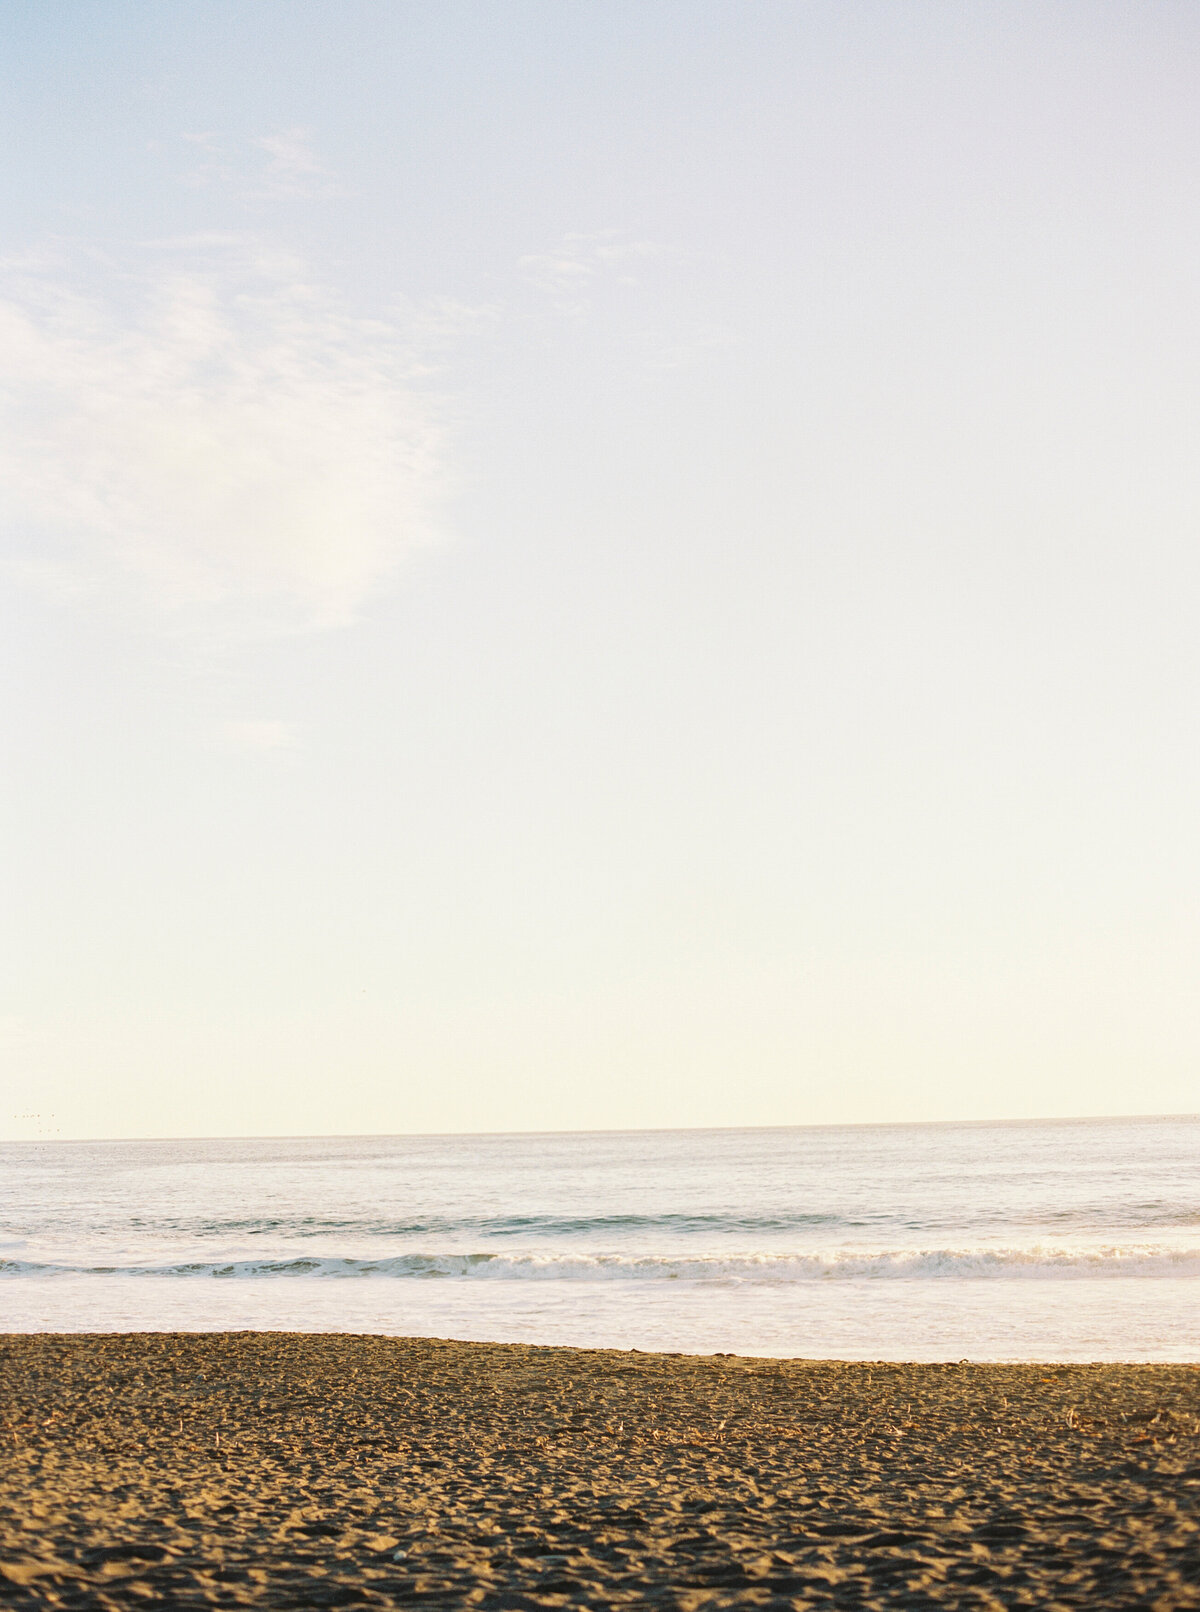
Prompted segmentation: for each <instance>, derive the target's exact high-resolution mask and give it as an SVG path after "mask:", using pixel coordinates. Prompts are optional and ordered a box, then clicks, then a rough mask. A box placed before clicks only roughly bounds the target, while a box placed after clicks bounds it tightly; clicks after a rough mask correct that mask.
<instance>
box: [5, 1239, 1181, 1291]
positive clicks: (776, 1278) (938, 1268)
mask: <svg viewBox="0 0 1200 1612" xmlns="http://www.w3.org/2000/svg"><path fill="white" fill-rule="evenodd" d="M4 1276H8V1277H15V1276H46V1277H53V1276H145V1277H160V1278H169V1277H174V1278H202V1277H219V1278H224V1279H232V1280H238V1279H242V1280H245V1279H254V1278H272V1277H319V1278H338V1277H341V1278H345V1277H375V1278H392V1279H397V1278H399V1279H409V1280H413V1279H417V1280H419V1279H436V1278H458V1279H477V1280H491V1281H505V1280H510V1281H511V1280H517V1281H521V1280H525V1281H530V1280H532V1281H537V1280H543V1281H545V1280H550V1281H553V1280H560V1281H561V1280H568V1281H572V1280H573V1281H613V1280H615V1281H647V1280H649V1281H691V1282H717V1283H722V1284H737V1283H754V1284H771V1283H795V1282H814V1281H839V1280H840V1281H847V1280H856V1281H877V1280H897V1279H898V1280H909V1281H913V1280H925V1281H928V1280H979V1279H984V1280H986V1279H988V1278H1010V1279H1013V1278H1016V1279H1021V1278H1024V1279H1030V1278H1033V1279H1037V1278H1042V1279H1045V1278H1072V1277H1194V1276H1200V1248H1174V1249H1172V1248H1162V1247H1155V1246H1151V1245H1146V1246H1139V1247H1115V1246H1114V1247H1107V1248H1089V1249H1080V1248H1066V1247H1059V1248H1055V1247H1049V1248H1046V1247H1038V1248H932V1249H928V1248H926V1249H892V1250H887V1251H878V1250H876V1251H853V1250H845V1249H837V1250H829V1251H826V1252H821V1253H808V1254H696V1255H687V1256H664V1257H658V1256H653V1255H636V1254H604V1253H591V1254H583V1253H537V1252H533V1251H530V1252H527V1253H516V1252H513V1253H503V1254H499V1253H466V1254H417V1253H411V1254H397V1255H394V1256H392V1257H391V1258H387V1259H354V1258H348V1257H336V1256H329V1257H325V1258H317V1257H315V1256H314V1257H309V1256H302V1257H299V1258H293V1259H235V1260H189V1261H186V1262H181V1263H178V1264H158V1265H134V1264H126V1265H99V1264H96V1265H75V1264H55V1263H49V1262H42V1261H36V1260H17V1259H8V1260H0V1277H4Z"/></svg>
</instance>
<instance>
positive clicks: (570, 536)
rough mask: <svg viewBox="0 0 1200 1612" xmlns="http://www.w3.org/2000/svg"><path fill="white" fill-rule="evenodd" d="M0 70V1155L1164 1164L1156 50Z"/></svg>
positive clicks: (1191, 656)
mask: <svg viewBox="0 0 1200 1612" xmlns="http://www.w3.org/2000/svg"><path fill="white" fill-rule="evenodd" d="M4 14H5V23H6V33H7V36H8V48H7V49H6V51H5V53H4V63H3V66H2V67H0V74H2V83H0V90H2V93H0V128H2V130H3V140H4V152H5V160H4V162H3V163H2V164H0V226H2V229H3V246H2V248H0V258H2V262H0V374H2V376H3V385H2V387H0V411H2V418H0V428H2V431H3V435H2V437H0V521H2V529H0V535H2V542H3V547H2V551H0V552H2V554H3V562H4V572H3V575H4V589H3V600H2V604H0V612H2V619H0V629H2V632H0V657H2V660H0V671H2V674H3V679H4V687H5V688H6V690H7V691H8V692H7V695H6V697H5V699H4V701H3V702H2V706H0V741H2V743H3V756H4V776H5V780H6V782H5V784H4V788H3V792H2V810H3V832H4V836H5V843H6V845H7V846H8V847H9V852H8V856H7V861H8V866H9V877H8V879H7V880H6V885H7V895H6V899H5V901H4V903H3V912H2V913H0V937H2V939H3V945H4V954H3V955H4V968H3V978H4V982H5V987H4V1001H3V1004H2V1005H0V1058H2V1060H3V1066H2V1067H3V1073H2V1074H0V1082H2V1085H0V1134H2V1135H12V1136H26V1135H27V1136H36V1135H48V1134H60V1135H64V1136H70V1135H165V1134H210V1135H211V1134H221V1133H247V1132H275V1133H278V1132H308V1133H311V1132H362V1131H404V1130H430V1129H437V1130H457V1129H525V1128H539V1127H550V1128H559V1127H574V1126H588V1127H591V1126H632V1125H673V1124H774V1123H803V1122H809V1121H814V1122H815V1121H825V1120H873V1119H881V1120H892V1119H926V1118H972V1117H984V1116H1005V1115H1014V1116H1015V1115H1038V1114H1087V1113H1116V1112H1147V1111H1178V1110H1184V1109H1188V1110H1190V1109H1194V1108H1195V1106H1196V1092H1197V1081H1196V1068H1197V1058H1198V1054H1200V1011H1198V1007H1197V1001H1198V994H1200V993H1197V991H1196V987H1195V981H1196V978H1197V965H1198V964H1200V945H1198V940H1200V933H1198V920H1197V912H1198V911H1200V900H1198V898H1200V850H1198V848H1197V835H1196V832H1195V824H1196V822H1197V820H1198V817H1200V765H1198V761H1197V757H1198V754H1200V750H1198V746H1197V726H1198V720H1197V719H1198V716H1200V700H1198V697H1197V687H1198V674H1200V651H1198V649H1197V631H1196V614H1197V611H1196V601H1197V597H1198V593H1197V585H1198V581H1200V578H1198V576H1197V571H1198V563H1197V546H1196V531H1197V520H1198V516H1200V476H1198V474H1197V470H1196V457H1197V456H1196V451H1195V446H1194V443H1195V439H1196V434H1197V424H1198V413H1200V411H1198V408H1197V402H1196V373H1197V361H1198V359H1200V315H1198V312H1197V301H1196V293H1195V262H1196V255H1197V248H1198V247H1200V163H1198V160H1197V156H1198V152H1200V100H1198V98H1197V97H1196V94H1195V84H1196V79H1197V70H1198V68H1200V14H1198V13H1197V11H1196V8H1195V7H1194V6H1193V5H1191V4H1166V3H1147V0H1138V3H1136V4H1121V5H1108V4H1102V3H1097V0H1086V3H1081V4H1054V3H1045V0H1038V3H1036V4H1035V3H1023V4H998V5H997V4H988V3H981V0H972V3H970V4H967V3H963V4H957V5H956V4H949V3H945V4H943V3H936V4H935V3H925V4H913V5H906V4H901V3H897V0H886V3H884V0H879V3H876V4H855V3H848V0H836V3H832V0H831V3H812V4H800V3H790V4H772V3H757V4H734V3H732V0H728V3H723V4H707V3H703V0H688V3H686V4H674V3H658V0H638V3H636V4H633V3H630V4H620V3H604V4H585V3H572V4H562V3H561V0H555V3H522V0H504V3H498V0H497V3H488V4H482V3H475V4H454V3H449V4H448V3H445V0H437V3H436V4H434V3H428V4H425V3H422V4H406V3H403V0H366V3H353V0H337V3H336V4H335V3H332V0H329V3H321V4H306V3H302V0H256V3H255V4H254V5H252V6H247V5H244V4H242V3H236V4H225V3H220V0H204V3H202V4H181V3H172V4H170V5H162V4H158V3H146V4H123V3H119V0H104V3H91V0H83V3H80V0H75V3H72V4H71V5H62V6H47V5H45V4H42V3H38V4H18V3H12V0H9V3H7V4H6V5H5V7H4Z"/></svg>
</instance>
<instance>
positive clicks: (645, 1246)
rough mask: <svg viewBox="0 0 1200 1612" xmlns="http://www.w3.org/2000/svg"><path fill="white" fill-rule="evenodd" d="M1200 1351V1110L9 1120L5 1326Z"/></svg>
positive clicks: (904, 1352)
mask: <svg viewBox="0 0 1200 1612" xmlns="http://www.w3.org/2000/svg"><path fill="white" fill-rule="evenodd" d="M214 1328H217V1329H239V1328H251V1329H256V1330H265V1329H291V1330H298V1331H319V1332H326V1331H339V1332H375V1333H389V1334H397V1335H424V1336H437V1337H449V1338H464V1339H492V1340H496V1341H513V1342H527V1343H558V1344H573V1345H578V1346H582V1347H606V1348H624V1349H631V1348H636V1349H645V1350H651V1349H656V1350H667V1351H673V1350H678V1351H687V1352H701V1353H715V1352H718V1351H726V1352H729V1353H736V1354H761V1355H783V1356H803V1357H809V1358H841V1359H870V1360H960V1359H967V1360H1030V1359H1033V1360H1062V1361H1067V1360H1158V1361H1181V1360H1182V1361H1200V1117H1197V1116H1192V1117H1183V1118H1180V1117H1175V1118H1146V1119H1109V1120H1103V1119H1098V1120H1071V1121H1066V1120H1064V1121H1055V1122H1044V1121H1039V1122H1021V1123H1010V1124H963V1125H887V1126H883V1125H880V1126H848V1127H835V1126H828V1127H812V1128H795V1129H769V1130H725V1131H717V1130H703V1131H701V1130H690V1131H689V1130H681V1131H643V1132H610V1133H577V1134H562V1135H541V1134H539V1135H506V1136H405V1137H361V1138H345V1137H336V1138H320V1137H317V1138H299V1139H297V1138H289V1139H274V1140H271V1139H268V1140H262V1139H248V1140H235V1141H154V1142H65V1143H62V1142H55V1143H35V1142H25V1143H7V1144H2V1145H0V1331H9V1332H13V1331H16V1332H28V1331H55V1332H77V1331H91V1332H96V1331H112V1330H121V1331H124V1330H137V1331H143V1330H154V1331H158V1330H177V1329H178V1330H208V1329H214Z"/></svg>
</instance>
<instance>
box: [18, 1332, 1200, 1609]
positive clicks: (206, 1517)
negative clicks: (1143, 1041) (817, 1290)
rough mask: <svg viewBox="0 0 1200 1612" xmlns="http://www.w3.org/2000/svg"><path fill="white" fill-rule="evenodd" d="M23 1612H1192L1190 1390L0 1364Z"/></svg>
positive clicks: (233, 1345)
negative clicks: (1131, 1611)
mask: <svg viewBox="0 0 1200 1612" xmlns="http://www.w3.org/2000/svg"><path fill="white" fill-rule="evenodd" d="M0 1385H2V1392H3V1413H2V1414H3V1425H2V1427H0V1451H2V1471H3V1479H2V1487H0V1577H2V1583H0V1596H2V1598H3V1599H4V1600H5V1601H6V1602H7V1603H8V1604H11V1605H13V1606H15V1607H29V1608H33V1607H64V1608H72V1607H79V1608H85V1607H100V1608H107V1607H113V1608H118V1607H119V1608H126V1607H150V1606H164V1607H166V1606H170V1607H188V1606H195V1607H199V1606H235V1605H248V1606H261V1607H296V1608H301V1607H323V1606H376V1605H387V1604H400V1605H413V1606H430V1607H434V1606H437V1607H482V1608H485V1609H488V1608H496V1609H500V1608H518V1607H529V1608H533V1607H576V1606H589V1607H611V1606H630V1607H635V1606H636V1607H640V1606H655V1607H658V1606H662V1607H672V1608H678V1609H680V1612H699V1609H701V1608H735V1607H737V1608H742V1607H790V1608H803V1607H830V1606H835V1607H840V1606H846V1607H850V1606H856V1607H930V1606H947V1607H982V1608H987V1607H1014V1606H1028V1607H1037V1608H1040V1609H1052V1608H1054V1607H1059V1606H1064V1607H1066V1606H1070V1607H1085V1606H1086V1607H1092V1608H1095V1607H1105V1608H1117V1607H1131V1608H1133V1607H1138V1608H1147V1607H1150V1608H1155V1609H1158V1612H1163V1609H1167V1608H1175V1607H1194V1606H1200V1528H1198V1523H1200V1436H1198V1435H1200V1367H1198V1366H1194V1365H1192V1366H1189V1365H1164V1364H1148V1365H1112V1364H1103V1365H1080V1364H1070V1365H1057V1366H1056V1365H1039V1364H1019V1365H1000V1364H968V1363H954V1362H947V1363H941V1364H939V1363H926V1364H903V1363H872V1362H855V1363H851V1364H847V1363H839V1362H826V1361H810V1360H773V1359H762V1358H739V1357H735V1356H728V1355H720V1356H701V1355H662V1354H649V1353H639V1352H638V1351H636V1350H629V1351H614V1350H578V1349H568V1348H542V1347H531V1346H526V1345H512V1344H481V1343H459V1342H449V1341H441V1340H435V1339H427V1338H420V1339H410V1338H386V1337H377V1336H353V1335H345V1334H331V1335H299V1334H294V1333H207V1334H195V1333H139V1334H126V1335H119V1334H108V1335H89V1334H76V1335H72V1336H65V1335H57V1334H26V1335H7V1336H5V1337H4V1338H3V1339H2V1340H0Z"/></svg>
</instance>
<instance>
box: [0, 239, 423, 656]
mask: <svg viewBox="0 0 1200 1612" xmlns="http://www.w3.org/2000/svg"><path fill="white" fill-rule="evenodd" d="M414 327H415V320H414V321H408V320H403V321H401V320H397V319H386V320H385V319H364V318H361V317H358V316H355V315H352V314H350V313H349V312H347V311H346V310H345V309H344V308H343V307H341V306H340V305H339V304H338V303H337V301H336V300H335V299H334V298H333V297H331V296H330V295H328V294H327V293H325V292H324V291H322V290H321V289H319V288H318V287H315V286H314V285H313V284H312V283H311V282H310V280H309V279H308V277H307V276H306V275H305V273H304V272H303V269H302V266H301V265H299V264H298V263H296V262H295V261H294V260H291V259H288V258H285V257H284V258H281V257H274V258H272V257H269V256H267V255H265V254H263V253H261V252H252V251H249V250H248V249H247V247H246V245H245V243H240V242H237V241H234V240H228V239H224V240H222V239H208V240H193V241H188V242H175V243H163V244H160V245H159V246H158V247H157V248H155V249H153V250H150V249H146V250H144V251H143V252H142V253H141V254H140V256H139V257H138V259H137V261H136V262H134V263H132V264H131V263H129V262H126V263H124V264H122V265H117V264H114V263H113V262H111V261H109V262H106V263H100V264H97V263H96V261H95V260H92V261H91V262H90V263H89V264H88V265H87V269H86V272H84V271H83V270H81V268H80V265H79V264H78V263H76V264H75V265H74V267H73V270H72V272H70V273H68V272H67V270H66V268H65V266H64V265H63V264H62V263H61V262H60V263H58V264H53V265H52V264H43V265H41V266H40V267H35V268H31V267H30V266H29V265H25V266H24V267H23V268H22V269H21V270H20V271H19V272H18V271H17V270H16V269H15V268H13V267H11V266H10V269H9V271H8V273H7V275H3V274H0V425H2V428H3V429H2V438H0V534H2V535H3V538H4V540H5V546H6V548H7V550H8V552H9V555H10V557H12V558H13V559H14V560H15V562H16V563H18V564H20V565H22V566H23V567H24V568H25V569H26V570H27V571H28V572H30V573H35V574H40V575H41V576H43V577H44V578H48V579H51V580H56V581H58V582H59V583H60V584H62V585H65V586H68V587H75V588H88V589H96V588H100V587H111V586H114V585H121V586H123V587H126V588H128V587H129V586H130V585H132V586H134V587H135V588H136V589H137V591H138V592H139V594H140V595H141V597H142V598H143V599H144V600H145V602H146V603H148V604H149V605H150V606H152V607H153V608H154V609H155V610H157V611H159V612H160V613H162V612H169V613H171V615H172V616H173V618H174V619H176V620H178V621H180V622H183V621H185V620H193V619H195V618H197V617H199V618H203V619H206V620H209V621H211V620H212V619H213V616H214V612H215V613H217V614H218V615H219V617H220V619H221V620H222V622H223V623H224V624H225V625H226V626H232V625H233V624H234V623H235V622H237V623H239V624H240V625H242V626H244V627H249V628H250V629H252V630H255V631H257V630H281V629H295V628H314V627H324V626H330V625H335V624H338V623H342V622H345V621H348V620H350V619H352V618H353V616H354V615H355V613H356V611H357V610H358V609H359V608H360V606H361V605H362V603H363V601H364V599H365V598H366V597H367V595H368V594H369V593H370V592H371V590H372V589H373V588H374V587H375V586H376V585H377V584H379V583H380V582H381V581H382V580H383V579H384V578H386V577H387V576H388V575H389V574H390V573H392V572H393V571H394V570H395V569H396V567H397V566H398V565H400V564H401V563H402V562H403V560H404V558H405V557H406V555H408V554H409V553H410V552H411V551H412V550H413V549H414V548H415V547H416V546H417V545H420V544H423V543H425V542H427V541H428V540H429V537H430V531H431V523H430V513H429V512H430V507H431V501H432V498H433V494H434V491H435V488H436V484H437V480H438V455H437V448H438V432H437V428H436V423H435V417H434V416H435V408H434V404H433V402H432V400H431V399H430V397H429V395H428V393H427V391H426V390H425V389H424V387H423V385H422V382H421V380H420V376H419V367H418V365H417V363H416V361H415V359H414V354H413V351H412V336H411V333H412V329H413V328H414Z"/></svg>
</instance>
